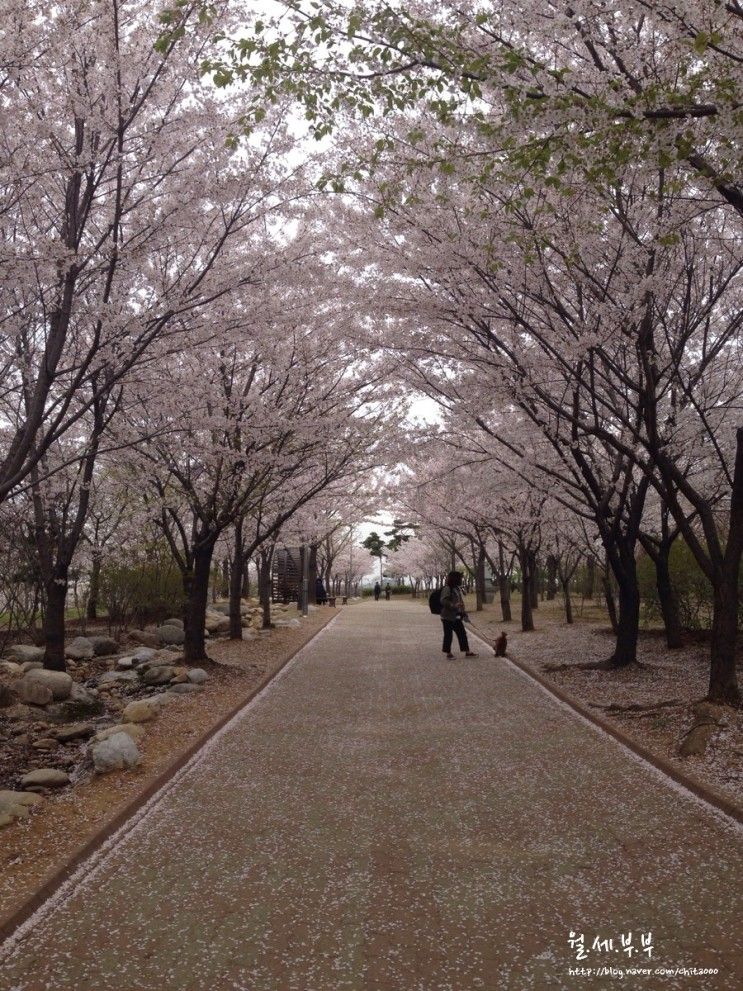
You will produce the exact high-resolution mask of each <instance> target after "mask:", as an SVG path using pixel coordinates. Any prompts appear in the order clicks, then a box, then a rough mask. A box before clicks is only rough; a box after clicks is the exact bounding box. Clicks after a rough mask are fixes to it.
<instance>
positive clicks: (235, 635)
mask: <svg viewBox="0 0 743 991" xmlns="http://www.w3.org/2000/svg"><path fill="white" fill-rule="evenodd" d="M244 568H245V558H244V546H243V525H242V520H239V521H238V522H237V523H236V524H235V545H234V550H233V557H232V568H231V570H230V572H229V593H230V640H242V638H243V623H242V613H241V610H240V607H241V605H242V601H241V600H242V589H243V569H244Z"/></svg>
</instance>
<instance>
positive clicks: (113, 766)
mask: <svg viewBox="0 0 743 991" xmlns="http://www.w3.org/2000/svg"><path fill="white" fill-rule="evenodd" d="M91 756H92V757H93V767H94V768H95V769H96V772H97V773H98V774H108V773H109V772H110V771H123V770H126V769H127V768H130V767H135V766H136V765H137V764H138V763H139V748H138V747H137V744H136V743H135V742H134V740H133V739H132V738H131V736H129V734H128V733H113V734H112V735H111V736H109V737H108V739H107V740H101V741H99V742H98V743H95V744H94V745H93V748H92V750H91Z"/></svg>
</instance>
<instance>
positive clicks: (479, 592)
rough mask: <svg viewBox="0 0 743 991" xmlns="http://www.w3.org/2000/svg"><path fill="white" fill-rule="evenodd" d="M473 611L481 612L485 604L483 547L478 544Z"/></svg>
mask: <svg viewBox="0 0 743 991" xmlns="http://www.w3.org/2000/svg"><path fill="white" fill-rule="evenodd" d="M475 601H476V606H475V611H476V612H482V608H483V605H484V604H485V548H484V547H483V545H482V544H479V545H478V548H477V554H476V557H475Z"/></svg>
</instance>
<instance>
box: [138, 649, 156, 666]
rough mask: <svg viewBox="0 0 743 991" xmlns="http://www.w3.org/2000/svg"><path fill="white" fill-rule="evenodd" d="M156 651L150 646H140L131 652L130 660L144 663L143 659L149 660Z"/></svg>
mask: <svg viewBox="0 0 743 991" xmlns="http://www.w3.org/2000/svg"><path fill="white" fill-rule="evenodd" d="M156 653H157V651H156V650H154V649H153V648H152V647H140V648H139V650H135V652H134V653H133V654H132V660H133V661H134V663H135V664H144V663H145V661H151V660H152V658H153V657H154V656H155V654H156Z"/></svg>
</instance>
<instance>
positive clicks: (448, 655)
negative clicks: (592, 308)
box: [446, 654, 454, 661]
mask: <svg viewBox="0 0 743 991" xmlns="http://www.w3.org/2000/svg"><path fill="white" fill-rule="evenodd" d="M446 659H447V661H453V660H454V654H447V655H446Z"/></svg>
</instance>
